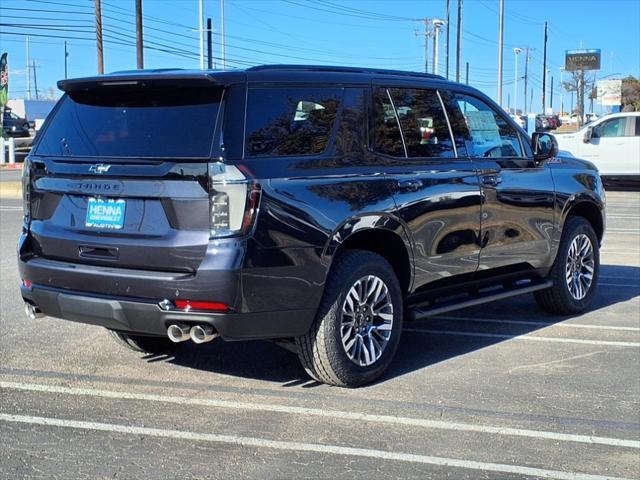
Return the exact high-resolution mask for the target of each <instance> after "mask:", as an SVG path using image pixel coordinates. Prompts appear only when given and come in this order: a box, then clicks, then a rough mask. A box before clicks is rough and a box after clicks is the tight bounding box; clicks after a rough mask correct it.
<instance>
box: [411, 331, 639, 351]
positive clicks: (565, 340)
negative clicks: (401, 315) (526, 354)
mask: <svg viewBox="0 0 640 480" xmlns="http://www.w3.org/2000/svg"><path fill="white" fill-rule="evenodd" d="M402 331H403V332H413V333H434V334H436V335H461V336H466V337H488V338H504V339H513V340H531V341H535V342H553V343H582V344H584V345H605V346H610V347H640V343H639V342H609V341H606V340H583V339H581V338H556V337H536V336H534V335H507V334H503V333H483V332H459V331H455V330H431V329H426V328H404V329H403V330H402Z"/></svg>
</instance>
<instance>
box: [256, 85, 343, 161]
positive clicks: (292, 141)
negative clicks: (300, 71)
mask: <svg viewBox="0 0 640 480" xmlns="http://www.w3.org/2000/svg"><path fill="white" fill-rule="evenodd" d="M341 99H342V89H340V88H253V89H251V90H249V96H248V100H247V120H246V155H247V156H249V157H257V156H286V155H317V154H320V153H322V152H324V150H325V149H326V147H327V145H328V143H329V138H330V136H331V132H332V130H333V124H334V122H335V119H336V115H337V113H338V106H339V104H340V100H341Z"/></svg>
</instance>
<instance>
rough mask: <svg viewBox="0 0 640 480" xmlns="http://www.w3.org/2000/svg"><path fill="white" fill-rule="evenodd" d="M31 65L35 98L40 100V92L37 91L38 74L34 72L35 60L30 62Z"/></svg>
mask: <svg viewBox="0 0 640 480" xmlns="http://www.w3.org/2000/svg"><path fill="white" fill-rule="evenodd" d="M31 64H32V66H33V89H34V91H35V92H36V100H40V94H39V93H38V76H37V74H36V61H35V60H33V61H32V62H31Z"/></svg>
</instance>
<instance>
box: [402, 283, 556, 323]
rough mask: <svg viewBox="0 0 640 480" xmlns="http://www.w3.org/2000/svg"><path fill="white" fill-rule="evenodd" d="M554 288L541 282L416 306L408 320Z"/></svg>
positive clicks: (410, 308) (408, 311)
mask: <svg viewBox="0 0 640 480" xmlns="http://www.w3.org/2000/svg"><path fill="white" fill-rule="evenodd" d="M552 286H553V282H552V281H551V280H541V281H537V282H535V283H527V284H526V285H523V286H514V287H511V288H508V289H502V290H499V291H497V292H496V291H495V289H493V290H490V291H488V292H484V293H482V292H479V293H477V294H475V295H473V296H471V297H466V299H462V300H458V301H455V300H452V301H449V302H446V303H438V302H437V301H435V302H428V303H424V304H420V305H415V306H412V307H409V308H408V309H407V320H419V319H421V318H424V317H432V316H434V315H440V314H441V313H446V312H451V311H453V310H459V309H461V308H467V307H472V306H474V305H480V304H482V303H488V302H493V301H495V300H502V299H503V298H509V297H515V296H517V295H522V294H525V293H531V292H535V291H537V290H544V289H545V288H549V287H552Z"/></svg>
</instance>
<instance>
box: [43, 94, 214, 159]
mask: <svg viewBox="0 0 640 480" xmlns="http://www.w3.org/2000/svg"><path fill="white" fill-rule="evenodd" d="M221 96H222V89H217V88H206V89H205V88H180V89H176V88H144V89H142V88H137V89H131V88H129V89H125V88H113V89H111V88H110V89H109V90H104V89H102V90H97V91H96V90H94V91H91V90H89V91H83V92H72V93H70V94H67V95H65V96H64V97H63V98H62V100H61V104H60V105H59V108H58V109H57V111H56V112H55V115H54V117H53V118H52V119H51V122H50V124H49V125H48V127H47V128H46V130H45V131H44V132H43V136H42V139H41V140H40V142H39V144H38V147H37V151H36V152H35V153H36V154H37V155H47V156H57V157H67V156H72V157H149V158H209V156H210V153H211V144H212V140H213V131H214V128H215V123H216V117H217V115H218V108H219V106H220V99H221Z"/></svg>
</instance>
